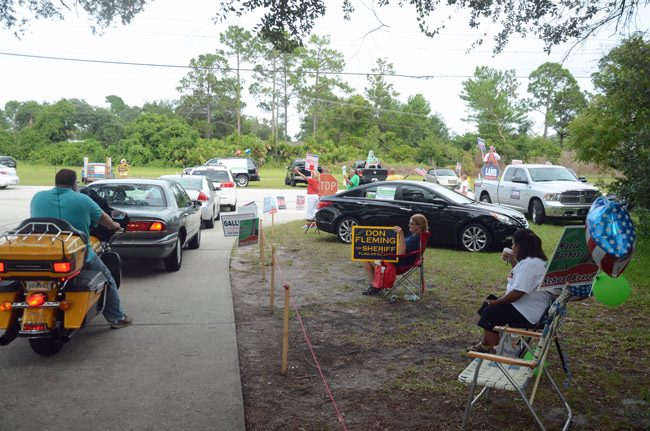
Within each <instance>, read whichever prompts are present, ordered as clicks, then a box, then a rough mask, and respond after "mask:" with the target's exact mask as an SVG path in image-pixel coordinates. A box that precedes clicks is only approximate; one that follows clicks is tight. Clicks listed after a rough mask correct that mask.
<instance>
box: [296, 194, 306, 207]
mask: <svg viewBox="0 0 650 431" xmlns="http://www.w3.org/2000/svg"><path fill="white" fill-rule="evenodd" d="M296 209H297V210H304V209H305V195H298V196H296Z"/></svg>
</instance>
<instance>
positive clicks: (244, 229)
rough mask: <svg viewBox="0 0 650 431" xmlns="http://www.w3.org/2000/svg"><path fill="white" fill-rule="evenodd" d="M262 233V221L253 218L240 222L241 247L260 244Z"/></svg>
mask: <svg viewBox="0 0 650 431" xmlns="http://www.w3.org/2000/svg"><path fill="white" fill-rule="evenodd" d="M259 232H260V219H259V218H251V219H245V220H240V221H239V246H240V247H242V246H245V245H253V244H257V243H258V239H259Z"/></svg>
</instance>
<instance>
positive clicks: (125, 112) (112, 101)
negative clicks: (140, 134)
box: [106, 95, 142, 123]
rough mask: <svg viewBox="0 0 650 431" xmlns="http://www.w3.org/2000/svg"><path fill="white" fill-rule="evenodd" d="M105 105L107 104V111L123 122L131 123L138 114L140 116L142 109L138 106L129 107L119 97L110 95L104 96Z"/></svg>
mask: <svg viewBox="0 0 650 431" xmlns="http://www.w3.org/2000/svg"><path fill="white" fill-rule="evenodd" d="M106 103H108V104H109V106H110V108H109V110H110V111H111V112H112V113H114V114H115V115H117V116H118V117H120V118H121V119H122V120H124V121H125V122H127V123H128V122H129V121H133V120H135V119H136V118H138V116H139V115H140V114H142V109H140V107H138V106H133V107H131V106H129V105H127V104H126V103H125V102H124V100H123V99H122V98H121V97H120V96H115V95H110V96H106Z"/></svg>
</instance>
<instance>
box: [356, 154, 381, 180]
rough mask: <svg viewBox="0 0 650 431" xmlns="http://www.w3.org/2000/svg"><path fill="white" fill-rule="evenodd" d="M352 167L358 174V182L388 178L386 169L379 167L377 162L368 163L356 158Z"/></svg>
mask: <svg viewBox="0 0 650 431" xmlns="http://www.w3.org/2000/svg"><path fill="white" fill-rule="evenodd" d="M354 168H355V169H356V170H357V175H359V184H360V185H361V184H368V183H372V182H375V181H385V180H386V178H388V169H384V168H382V167H381V165H380V164H379V163H373V164H370V165H369V164H368V163H366V161H365V160H358V161H356V162H355V163H354Z"/></svg>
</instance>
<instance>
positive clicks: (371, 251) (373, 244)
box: [352, 226, 397, 262]
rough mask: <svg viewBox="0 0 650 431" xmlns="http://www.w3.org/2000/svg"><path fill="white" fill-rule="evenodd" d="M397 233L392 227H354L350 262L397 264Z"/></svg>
mask: <svg viewBox="0 0 650 431" xmlns="http://www.w3.org/2000/svg"><path fill="white" fill-rule="evenodd" d="M396 255H397V232H396V231H395V228H394V227H393V226H390V227H382V226H354V227H353V228H352V260H354V261H361V262H372V261H375V260H383V261H386V262H397V256H396Z"/></svg>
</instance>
